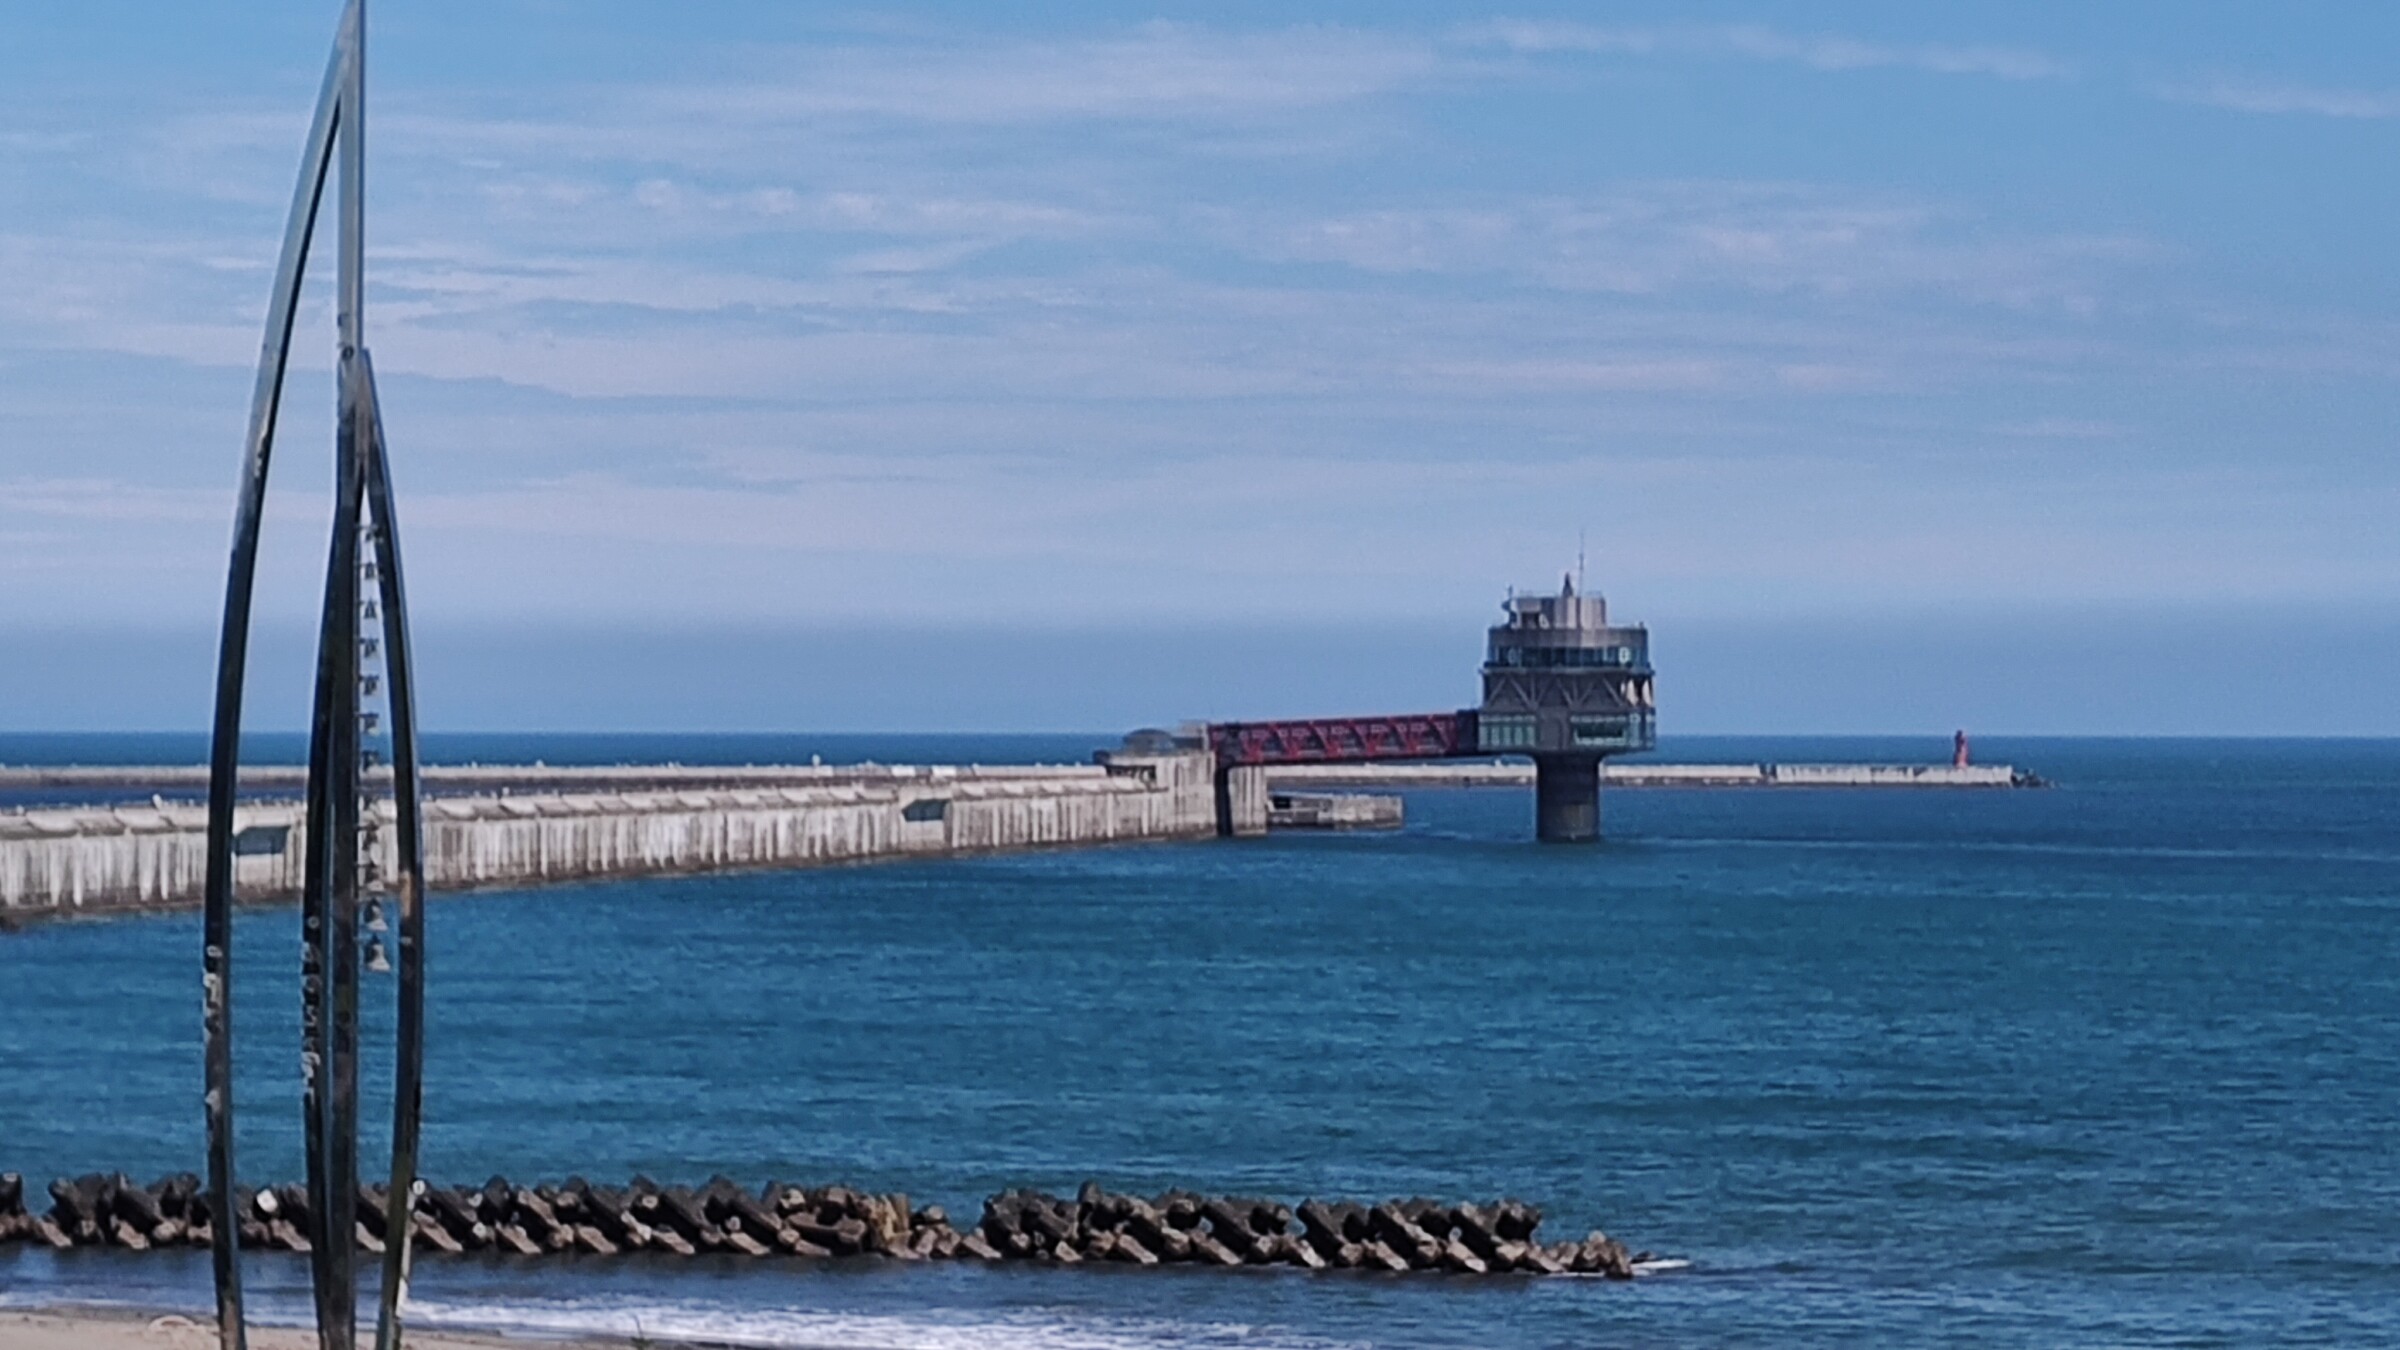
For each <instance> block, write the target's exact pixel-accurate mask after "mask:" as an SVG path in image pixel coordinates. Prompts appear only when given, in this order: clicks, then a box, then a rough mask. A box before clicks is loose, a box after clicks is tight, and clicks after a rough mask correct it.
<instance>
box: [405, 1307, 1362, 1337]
mask: <svg viewBox="0 0 2400 1350" xmlns="http://www.w3.org/2000/svg"><path fill="white" fill-rule="evenodd" d="M409 1321H410V1322H411V1323H413V1324H415V1325H418V1326H439V1327H447V1328H450V1329H452V1330H460V1331H466V1330H474V1331H492V1332H498V1333H500V1334H502V1335H514V1336H528V1337H541V1338H546V1339H568V1338H573V1337H587V1336H605V1337H612V1338H629V1337H635V1336H639V1337H642V1338H645V1339H648V1340H654V1341H661V1342H666V1341H698V1342H704V1343H707V1344H711V1345H736V1346H756V1347H760V1348H761V1350H1214V1348H1215V1347H1232V1346H1241V1347H1244V1350H1332V1347H1334V1346H1335V1345H1336V1344H1337V1343H1335V1342H1331V1341H1323V1340H1315V1339H1308V1338H1300V1337H1292V1336H1288V1335H1283V1334H1280V1333H1278V1332H1276V1331H1273V1330H1271V1329H1268V1328H1261V1327H1254V1326H1246V1325H1240V1324H1235V1323H1190V1322H1164V1321H1159V1322H1151V1321H1134V1320H1129V1319H1121V1318H1107V1317H1097V1316H1095V1317H1090V1318H1077V1319H1074V1320H1068V1319H1067V1318H1065V1317H1062V1316H1061V1315H1059V1314H1057V1313H1014V1312H1003V1311H998V1310H981V1311H965V1310H961V1311H958V1312H955V1313H952V1312H943V1311H932V1310H928V1311H925V1312H917V1313H908V1314H895V1313H868V1312H833V1311H821V1310H811V1309H799V1308H728V1307H726V1306H724V1305H722V1304H708V1303H698V1302H683V1301H662V1300H654V1299H607V1298H594V1299H570V1300H555V1301H534V1300H528V1301H520V1300H511V1301H510V1302H508V1303H506V1304H487V1303H439V1302H428V1301H424V1300H411V1303H410V1308H409Z"/></svg>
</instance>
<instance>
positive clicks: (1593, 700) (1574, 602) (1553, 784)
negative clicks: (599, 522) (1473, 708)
mask: <svg viewBox="0 0 2400 1350" xmlns="http://www.w3.org/2000/svg"><path fill="white" fill-rule="evenodd" d="M1503 608H1504V611H1505V612H1506V614H1507V616H1508V617H1507V620H1506V621H1505V622H1503V623H1500V624H1497V625H1495V626H1494V627H1493V628H1492V630H1491V633H1490V640H1489V643H1488V645H1487V646H1486V648H1485V652H1484V663H1483V703H1482V706H1481V707H1480V708H1479V709H1478V710H1477V713H1478V715H1477V719H1476V749H1478V750H1481V751H1483V752H1485V753H1490V754H1510V755H1530V756H1531V757H1532V758H1533V763H1534V797H1535V807H1534V820H1535V824H1534V832H1535V834H1536V835H1537V836H1539V837H1540V838H1542V839H1544V840H1548V841H1556V842H1580V841H1585V840H1591V839H1597V838H1599V836H1600V761H1601V760H1602V759H1604V758H1606V757H1608V756H1610V755H1617V754H1625V753H1628V752H1632V751H1640V750H1649V749H1652V748H1653V747H1655V746H1656V745H1657V744H1658V728H1657V712H1656V707H1657V705H1656V703H1655V701H1654V700H1653V697H1652V690H1651V672H1650V630H1649V629H1647V628H1644V627H1641V626H1640V625H1633V626H1618V625H1613V624H1611V623H1609V621H1608V602H1607V601H1606V600H1605V599H1603V598H1601V597H1600V596H1597V595H1578V594H1576V593H1575V579H1574V578H1573V577H1571V576H1570V577H1567V578H1565V579H1563V580H1562V581H1561V582H1560V584H1559V588H1558V594H1556V595H1512V596H1510V597H1509V599H1508V602H1507V604H1506V605H1505V606H1504V607H1503Z"/></svg>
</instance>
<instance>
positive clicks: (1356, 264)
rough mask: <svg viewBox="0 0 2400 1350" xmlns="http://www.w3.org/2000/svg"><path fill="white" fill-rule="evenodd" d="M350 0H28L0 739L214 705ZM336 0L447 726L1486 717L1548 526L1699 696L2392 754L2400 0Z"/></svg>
mask: <svg viewBox="0 0 2400 1350" xmlns="http://www.w3.org/2000/svg"><path fill="white" fill-rule="evenodd" d="M335 13H336V6H335V5H333V4H332V3H330V2H328V3H324V4H318V5H305V4H292V3H288V2H279V3H273V4H268V3H232V2H231V0H188V2H187V3H180V4H177V5H173V6H165V5H158V4H155V3H153V2H152V0H72V2H70V0H14V3H12V4H10V5H9V6H8V7H7V11H6V14H5V15H4V16H0V729H19V730H56V729H84V730H108V729H120V728H121V729H166V728H188V727H198V726H202V725H205V721H206V716H207V707H208V698H209V693H208V682H209V679H210V677H211V655H212V646H213V626H214V623H215V616H216V611H217V608H218V605H219V603H220V598H221V593H222V587H223V578H224V551H225V543H226V539H227V537H228V533H229V528H230V518H231V509H232V491H233V486H234V483H235V478H236V472H237V469H238V459H239V453H240V444H241V436H242V431H243V419H244V416H245V414H246V411H247V407H248V400H249V386H250V381H251V369H252V366H253V364H254V363H255V361H256V357H257V350H258V334H259V328H260V323H261V320H262V316H263V312H264V307H265V300H266V291H267V287H268V284H269V281H270V274H271V269H272V266H273V260H274V250H275V247H276V244H277V241H278V239H279V236H280V234H281V230H282V224H283V220H282V218H283V213H284V211H285V209H286V206H287V204H288V202H289V198H290V193H291V184H292V178H293V175H294V173H295V171H296V168H297V166H296V160H297V157H298V151H299V142H300V139H301V136H302V134H303V132H304V131H305V128H306V124H307V118H308V114H309V109H310V104H311V102H312V100H313V98H314V96H315V90H316V87H317V83H318V80H319V78H320V75H321V73H322V69H323V62H324V55H325V52H326V50H327V46H328V43H329V41H330V38H331V31H332V26H333V22H334V19H335ZM371 15H372V17H371V24H372V36H371V39H370V42H371V47H370V51H371V54H370V61H369V82H370V92H369V120H368V136H369V160H370V166H369V189H368V195H369V210H370V221H369V227H368V231H369V234H368V241H369V273H370V283H369V292H368V295H369V300H368V309H367V325H368V343H369V345H370V347H371V348H372V350H373V351H374V354H375V357H376V365H377V369H378V372H379V374H380V376H381V379H382V382H383V402H384V408H385V417H386V423H387V427H388V428H389V432H390V435H391V438H392V442H393V445H392V453H393V457H394V471H395V475H396V478H397V480H398V490H399V493H400V501H401V504H400V508H399V513H400V517H401V526H402V536H403V540H404V542H405V544H406V546H407V560H408V565H409V582H410V588H411V603H412V607H413V610H414V612H415V618H416V622H417V626H418V629H419V633H420V640H421V645H422V663H423V664H422V668H421V670H420V675H419V680H420V685H421V687H422V689H423V706H424V709H425V715H426V718H427V721H428V724H429V725H432V726H436V727H443V728H448V729H458V730H470V729H475V730H500V729H530V730H540V729H592V730H602V729H615V728H626V729H662V730H680V729H692V730H742V729H761V730H767V729H803V730H902V729H906V730H966V729H982V730H1030V729H1068V728H1072V729H1091V728H1108V727H1117V726H1129V725H1133V724H1137V723H1157V722H1171V721H1173V720H1175V719H1178V718H1182V717H1228V716H1230V717H1268V716H1281V715H1301V714H1320V713H1343V712H1352V713H1363V712H1377V711H1397V710H1403V709H1415V708H1420V707H1423V708H1442V707H1455V706H1461V705H1463V704H1468V703H1471V702H1472V701H1473V699H1474V695H1475V671H1474V667H1475V663H1476V661H1477V659H1478V648H1479V643H1480V633H1481V629H1482V628H1483V627H1484V626H1485V625H1487V624H1488V623H1490V622H1492V621H1493V620H1494V619H1495V618H1496V617H1497V608H1496V606H1497V602H1498V601H1499V600H1500V599H1501V598H1502V596H1503V595H1504V594H1505V593H1506V591H1507V590H1508V588H1509V587H1511V586H1515V587H1519V588H1525V587H1534V586H1547V585H1554V584H1555V583H1556V580H1557V578H1558V576H1559V575H1560V574H1561V573H1562V572H1563V571H1565V570H1567V569H1569V568H1572V567H1574V566H1576V565H1577V558H1578V553H1579V550H1580V552H1581V553H1582V555H1583V558H1584V562H1583V566H1584V567H1585V569H1586V575H1587V577H1588V583H1587V584H1588V585H1590V586H1591V587H1593V588H1595V589H1599V590H1602V591H1605V592H1606V593H1607V595H1608V596H1609V597H1610V600H1611V602H1612V606H1613V607H1614V611H1615V612H1616V613H1617V614H1618V615H1619V616H1620V617H1622V618H1626V619H1637V620H1642V621H1646V622H1648V623H1649V624H1650V625H1651V626H1652V629H1653V645H1654V655H1655V658H1656V660H1657V662H1658V665H1659V669H1660V674H1659V680H1658V689H1659V700H1660V704H1661V716H1662V726H1663V727H1664V728H1665V729H1666V730H1668V731H1670V732H1672V731H1676V730H1684V731H1709V732H1721V731H1755V732H1824V731H1878V732H1880V731H1902V730H1922V731H1930V730H1935V729H1940V730H1945V731H1946V730H1947V729H1948V728H1949V727H1950V726H1952V725H1954V724H1959V725H1968V726H1972V727H1975V728H1977V729H1990V730H1995V731H2014V732H2072V733H2110V732H2124V733H2162V734H2219V733H2230V734H2285V733H2289V734H2381V735H2393V734H2400V697H2395V694H2394V692H2393V691H2394V687H2395V683H2396V677H2400V529H2396V528H2395V515H2396V514H2400V458H2396V457H2395V456H2394V454H2393V453H2392V434H2391V429H2392V428H2393V426H2394V425H2395V417H2394V415H2395V413H2396V412H2400V270H2396V269H2395V267H2394V265H2393V263H2392V260H2391V244H2390V240H2391V238H2392V235H2393V231H2392V226H2393V224H2394V214H2395V213H2394V208H2395V205H2400V201H2396V198H2400V176H2396V175H2395V174H2393V173H2392V171H2391V166H2392V165H2393V163H2394V162H2395V160H2394V151H2395V150H2396V149H2400V7H2392V6H2383V5H2366V4H2355V3H2352V4H2338V5H2337V4H2329V3H2312V2H2311V0H2294V2H2293V3H2286V4H2277V5H2263V4H2239V5H2235V4H2218V3H2209V2H2208V0H2172V3H2167V2H2164V0H2161V2H2158V3H2144V2H2143V0H2123V2H2121V3H2112V4H2109V5H2089V4H2081V3H2063V2H2056V0H2014V2H2012V3H2006V4H2002V3H1955V4H1946V5H1941V6H1929V5H1923V4H1917V3H1839V2H1818V3H1806V4H1800V3H1768V2H1765V0H1750V2H1748V3H1708V2H1705V0H1703V2H1702V3H1672V4H1670V3H1630V2H1629V3H1616V4H1597V3H1596V4H1581V5H1558V4H1511V5H1507V6H1504V7H1498V8H1489V9H1485V8H1478V7H1471V6H1463V5H1456V4H1442V5H1432V4H1412V3H1405V2H1402V3H1392V2H1390V0H1386V2H1384V3H1375V4H1343V3H1319V4H1309V3H1291V2H1288V0H1287V2H1283V3H1275V4H1263V3H1212V4H1208V5H1189V4H1165V5H1153V6H1148V7H1141V6H1132V5H1123V4H1108V5H1100V4H1078V3H1059V4H1047V5H1030V6H1004V5H991V4H964V3H954V4H922V5H913V6H882V5H871V4H870V5H864V6H858V7H848V6H839V5H801V4H771V3H763V2H760V0H748V2H744V0H717V2H716V3H710V4H667V3H663V0H657V2H653V3H632V2H631V0H573V2H572V3H570V2H569V0H477V3H473V4H465V3H458V2H457V0H373V4H372V7H371ZM325 257H326V259H327V260H329V258H330V254H329V253H328V254H326V255H325ZM331 327H332V323H331V313H330V287H329V286H328V285H327V284H326V281H325V278H323V277H320V278H318V279H317V280H316V281H315V282H314V283H313V284H312V290H311V297H310V301H309V304H308V308H307V312H306V315H305V325H304V327H303V330H302V332H301V335H300V338H299V340H298V344H297V350H298V353H299V356H298V360H297V362H296V365H295V369H294V372H293V383H292V388H291V394H290V396H289V398H288V400H287V404H286V416H285V419H284V424H283V433H282V438H281V447H282V449H281V456H280V459H279V461H278V464H277V470H276V472H277V478H276V492H275V496H274V500H273V503H272V505H271V509H270V513H269V520H268V552H267V557H266V560H265V564H264V567H265V570H264V573H263V582H262V586H263V589H262V600H261V615H262V618H261V624H262V627H261V633H260V643H261V661H260V667H261V668H260V670H259V679H260V681H261V688H260V690H259V691H258V693H257V694H256V696H255V697H254V699H253V706H254V711H253V713H252V717H253V720H254V722H255V723H257V724H259V725H266V726H284V727H289V726H298V725H302V724H303V723H304V721H305V711H306V709H305V689H306V675H307V666H308V657H307V643H306V640H305V638H304V636H303V634H304V633H305V632H306V631H307V628H308V624H309V615H310V614H311V613H313V610H314V606H315V603H316V592H317V588H318V586H319V585H320V584H321V578H322V562H321V558H322V550H323V547H324V534H325V529H326V522H327V520H328V518H329V515H328V511H329V508H328V505H327V500H326V498H327V495H328V491H329V481H330V460H331V433H330V422H331V417H330V412H331V402H332V394H331V385H330V355H331V345H332V337H331Z"/></svg>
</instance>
